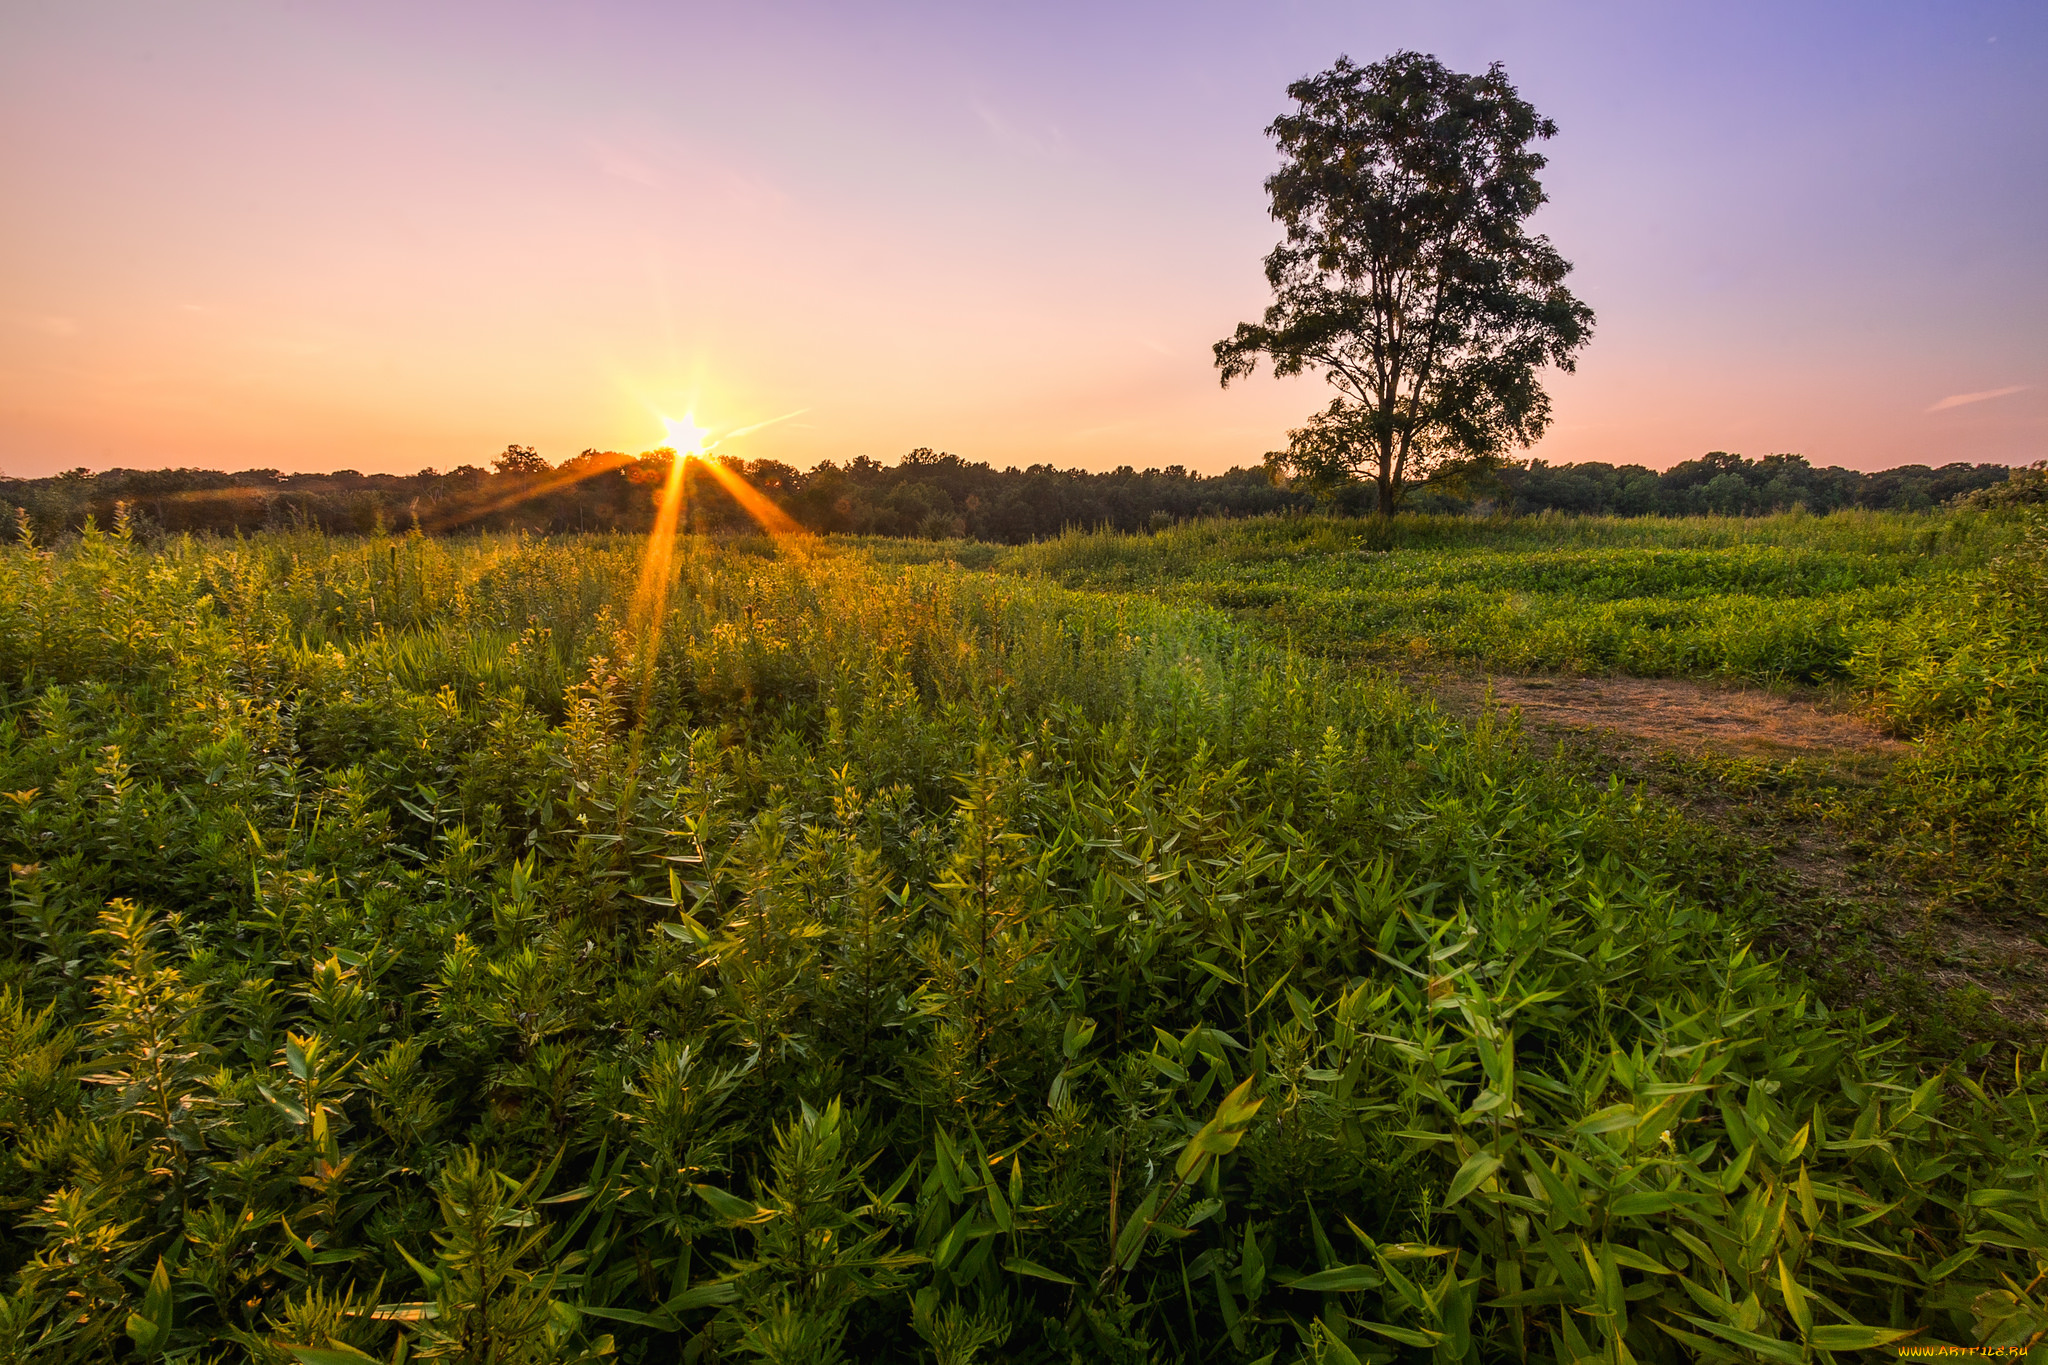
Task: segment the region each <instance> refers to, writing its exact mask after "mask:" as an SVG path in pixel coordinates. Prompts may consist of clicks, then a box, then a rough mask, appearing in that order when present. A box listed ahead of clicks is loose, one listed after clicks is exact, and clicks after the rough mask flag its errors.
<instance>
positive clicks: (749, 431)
mask: <svg viewBox="0 0 2048 1365" xmlns="http://www.w3.org/2000/svg"><path fill="white" fill-rule="evenodd" d="M809 411H810V409H809V408H798V409H797V410H796V411H795V412H785V413H783V414H782V416H780V417H770V418H769V419H768V420H767V421H765V422H756V423H754V424H753V425H752V426H745V427H736V428H734V429H733V430H731V431H728V432H726V433H725V435H724V436H722V437H720V438H719V439H720V440H725V441H729V440H731V439H732V438H733V437H735V436H751V435H753V434H754V433H755V432H757V431H759V430H761V429H762V428H763V427H772V426H774V425H775V424H776V423H777V422H787V421H788V420H789V419H790V418H792V417H801V416H803V415H804V414H805V413H807V412H809Z"/></svg>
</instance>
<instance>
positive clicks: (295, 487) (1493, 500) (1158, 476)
mask: <svg viewBox="0 0 2048 1365" xmlns="http://www.w3.org/2000/svg"><path fill="white" fill-rule="evenodd" d="M671 458H672V456H671V455H670V453H669V452H668V451H665V450H660V451H653V452H650V453H648V454H644V455H638V456H629V455H622V454H618V453H616V452H607V451H597V450H586V451H584V452H583V453H582V454H581V455H578V456H575V457H574V458H572V459H569V460H566V461H564V462H563V463H562V464H560V465H555V466H551V465H549V464H548V463H547V461H545V460H544V459H542V458H541V457H540V456H538V455H537V454H535V453H534V452H533V451H532V450H531V449H529V448H527V447H523V446H511V447H509V448H507V450H506V451H505V453H504V454H503V455H501V456H499V457H498V458H497V459H496V460H495V461H494V462H493V466H492V468H490V469H484V468H481V467H478V466H475V465H463V466H462V467H460V468H458V469H453V470H449V471H448V472H446V473H442V472H439V471H436V470H432V469H425V470H421V471H420V472H419V473H417V474H359V473H357V472H355V471H354V470H337V471H335V472H334V473H331V474H281V473H279V472H278V471H277V470H274V469H250V470H244V471H242V472H240V473H237V474H223V473H216V472H212V471H208V470H199V469H164V470H136V469H110V470H107V471H105V472H102V473H98V474H94V473H91V472H89V471H87V470H83V469H75V470H71V471H69V472H67V473H64V474H58V475H55V476H53V477H51V478H45V479H0V497H4V498H5V500H6V503H7V505H9V506H13V507H17V508H20V509H22V510H23V511H24V512H25V513H26V515H27V517H28V520H29V522H30V524H31V526H32V527H33V528H34V531H35V533H36V534H37V535H38V536H40V537H43V538H46V539H47V538H52V537H56V536H60V535H63V534H66V533H68V532H75V531H77V530H79V529H81V528H82V527H83V526H84V524H85V520H86V518H87V517H88V516H90V517H92V518H94V519H95V521H96V522H97V524H99V525H101V526H109V525H112V524H113V522H114V520H115V518H116V515H117V509H125V515H126V516H127V517H128V519H129V521H130V523H131V524H132V525H133V527H134V528H135V530H136V531H137V533H138V534H142V535H152V534H177V533H180V532H188V531H189V532H213V533H215V534H221V535H227V534H232V533H234V532H237V531H242V532H248V531H255V530H258V529H261V528H266V527H290V526H305V527H318V528H320V529H322V530H326V531H331V532H349V531H355V532H369V531H373V530H376V529H378V528H380V527H382V528H385V529H389V530H405V529H409V528H411V527H413V526H415V525H417V526H418V527H419V528H420V529H422V530H424V531H427V532H429V533H442V532H454V531H465V530H511V529H520V528H524V529H529V530H534V531H555V532H563V531H581V530H589V531H598V530H645V529H646V528H647V527H648V526H649V525H650V524H651V522H652V519H653V508H654V501H655V495H656V493H657V491H658V490H659V489H660V487H661V486H662V484H663V483H664V482H665V480H666V479H667V477H668V473H669V462H670V460H671ZM718 462H719V463H720V464H722V465H723V466H724V467H725V469H726V470H727V471H729V472H730V473H732V474H737V475H738V476H739V477H740V478H742V479H744V480H746V482H747V483H748V484H749V485H751V486H752V487H754V488H755V489H757V490H759V491H760V492H761V493H762V494H764V495H765V496H766V497H768V498H769V499H770V500H771V501H773V502H775V503H776V504H777V505H779V506H780V507H781V508H782V509H783V511H784V512H786V513H787V514H788V515H789V516H790V517H791V518H793V519H794V520H795V521H797V522H798V523H799V524H801V525H803V526H805V527H807V528H809V529H811V530H814V531H843V532H853V533H861V534H870V535H883V536H914V537H924V538H928V539H944V538H949V537H956V536H972V537H975V538H977V539H981V540H992V541H1004V542H1009V543H1019V542H1023V541H1029V540H1033V539H1037V538H1039V537H1042V536H1049V535H1055V534H1057V533H1058V532H1059V531H1061V530H1062V529H1064V528H1067V527H1070V526H1071V527H1098V526H1111V527H1115V528H1117V529H1119V530H1124V531H1134V530H1144V529H1151V528H1157V527H1159V526H1163V525H1167V524H1171V523H1172V522H1175V521H1180V520H1184V519H1186V518H1190V517H1208V516H1221V517H1246V516H1256V515H1259V514H1261V513H1266V512H1279V511H1290V510H1302V511H1306V510H1310V509H1313V508H1315V507H1317V506H1318V503H1317V500H1316V499H1315V498H1314V497H1312V496H1311V495H1310V494H1309V493H1307V492H1305V491H1301V490H1298V489H1290V488H1286V487H1282V486H1278V485H1276V484H1275V483H1274V482H1273V480H1272V479H1271V478H1270V477H1269V476H1268V474H1267V472H1266V470H1265V469H1263V468H1251V469H1233V470H1231V471H1229V472H1228V473H1226V474H1214V475H1200V474H1191V473H1189V472H1188V471H1187V470H1185V469H1183V468H1181V467H1180V466H1177V465H1173V466H1168V467H1167V468H1165V469H1145V470H1137V469H1132V468H1130V467H1128V466H1125V467H1123V468H1120V469H1114V470H1110V471H1108V472H1106V473H1092V472H1089V471H1087V470H1080V469H1055V468H1053V467H1052V466H1051V465H1044V464H1039V465H1032V466H1031V467H1030V468H1028V469H1018V468H1015V467H1011V468H1008V469H996V468H994V467H992V466H990V465H987V464H972V463H969V462H968V461H966V460H963V459H961V458H960V457H959V456H957V455H947V454H941V453H939V452H936V451H932V450H914V451H912V452H910V454H908V455H906V456H904V457H903V459H902V461H901V462H900V463H898V464H895V465H884V464H882V463H880V462H879V461H877V460H873V459H870V458H868V457H867V456H865V455H863V456H861V457H859V458H857V459H855V460H853V461H851V462H850V463H848V464H845V465H840V464H835V463H833V462H831V461H827V462H826V463H824V464H821V465H819V466H818V467H817V468H816V469H813V470H809V471H803V470H798V469H796V468H794V467H792V466H790V465H786V464H782V463H780V462H778V461H775V460H741V459H737V458H734V457H730V456H720V457H718ZM2010 473H2011V470H2010V469H2009V468H2008V467H2007V466H2005V465H1995V464H1976V465H1972V464H1946V465H1942V466H1940V467H1938V468H1934V467H1930V466H1927V465H1905V466H1902V467H1900V468H1898V469H1888V470H1884V471H1882V472H1879V473H1874V474H1865V473H1860V472H1858V471H1856V470H1853V469H1841V468H1835V467H1830V468H1822V469H1817V468H1815V467H1814V466H1812V465H1811V464H1809V463H1807V461H1806V460H1805V459H1804V458H1803V457H1801V456H1798V455H1769V456H1765V457H1764V458H1763V459H1760V460H1750V459H1745V458H1743V457H1742V456H1740V455H1730V454H1727V453H1725V452H1721V451H1716V452H1714V453H1712V454H1709V455H1704V456H1702V457H1700V458H1699V459H1697V460H1687V461H1685V462H1684V463H1682V464H1679V465H1675V466H1673V467H1672V468H1670V469H1667V470H1665V471H1664V472H1662V473H1658V472H1656V471H1654V470H1651V469H1647V468H1645V467H1643V466H1641V465H1620V466H1616V465H1607V464H1566V465H1552V464H1547V463H1545V462H1544V461H1542V460H1533V461H1530V462H1529V463H1528V464H1525V465H1514V466H1509V467H1507V468H1502V469H1498V470H1494V471H1491V472H1489V473H1488V474H1487V475H1486V476H1485V478H1484V480H1483V481H1478V482H1473V481H1469V480H1468V481H1467V482H1466V483H1465V484H1464V485H1463V486H1461V487H1459V488H1456V489H1453V488H1449V487H1434V486H1432V485H1430V484H1423V485H1421V486H1419V487H1418V488H1416V489H1414V490H1413V491H1411V492H1410V494H1409V496H1408V498H1407V500H1406V501H1405V502H1404V503H1403V508H1404V509H1405V510H1415V511H1432V512H1466V511H1469V512H1479V513H1485V512H1493V511H1499V512H1513V513H1522V514H1527V513H1534V512H1543V511H1558V512H1576V513H1612V514H1617V515H1623V516H1636V515H1656V516H1692V515H1698V514H1703V513H1710V514H1720V515H1729V516H1736V515H1754V514H1758V513H1765V512H1776V511H1785V510H1789V509H1791V508H1793V507H1799V506H1803V507H1805V508H1806V509H1807V510H1808V511H1810V512H1815V513H1827V512H1833V511H1837V510H1839V509H1842V508H1850V507H1862V508H1876V509H1891V510H1902V511H1912V510H1920V509H1925V508H1931V507H1935V506H1938V505H1940V504H1941V503H1944V502H1947V501H1949V500H1951V499H1954V498H1956V497H1959V496H1961V495H1963V494H1966V493H1970V492H1972V491H1974V490H1977V489H1982V488H1989V487H1991V486H1993V485H1996V484H2000V483H2003V482H2004V481H2005V480H2006V479H2007V477H2008V476H2009V475H2010ZM687 491H688V495H689V501H688V503H687V504H686V506H687V508H688V511H689V518H690V524H691V525H693V526H694V527H696V528H697V529H699V530H704V531H722V530H738V529H742V528H744V527H746V526H748V525H750V524H751V523H750V520H749V518H748V516H747V514H746V513H745V512H744V511H743V510H742V509H741V507H740V506H739V504H738V503H737V502H735V501H734V500H733V498H732V497H731V496H730V495H729V494H728V493H727V492H726V491H725V489H724V487H722V486H721V484H720V482H719V481H718V479H716V478H714V477H712V475H711V473H710V472H709V471H707V470H705V469H703V468H702V467H701V466H700V465H699V464H698V463H697V462H695V461H692V462H691V463H690V464H689V465H688V466H687ZM1370 498H1371V490H1370V488H1369V486H1364V485H1360V486H1354V487H1347V488H1344V489H1342V490H1340V491H1339V493H1338V495H1337V496H1336V497H1335V498H1333V499H1329V500H1327V501H1325V502H1324V503H1323V504H1322V506H1324V507H1325V508H1326V509H1327V510H1334V511H1341V512H1351V513H1354V514H1364V513H1366V512H1369V511H1370V510H1371V501H1370Z"/></svg>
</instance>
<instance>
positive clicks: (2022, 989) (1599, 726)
mask: <svg viewBox="0 0 2048 1365" xmlns="http://www.w3.org/2000/svg"><path fill="white" fill-rule="evenodd" d="M1410 682H1411V683H1414V684H1419V685H1421V686H1423V687H1426V688H1427V689H1428V690H1430V691H1432V692H1434V693H1435V695H1436V696H1437V697H1438V698H1439V699H1440V700H1441V701H1442V702H1443V704H1444V705H1446V706H1447V707H1449V708H1450V709H1451V710H1453V711H1457V712H1461V713H1463V714H1465V715H1474V714H1477V713H1478V712H1479V711H1480V710H1481V709H1483V708H1484V707H1485V706H1486V705H1487V702H1488V700H1489V697H1490V699H1491V702H1492V705H1493V706H1494V707H1495V708H1497V709H1503V710H1504V709H1507V708H1511V707H1512V708H1515V709H1518V710H1519V711H1520V714H1521V719H1522V724H1523V726H1524V727H1525V729H1526V730H1527V731H1529V732H1530V733H1531V734H1532V736H1535V735H1540V734H1543V733H1545V732H1548V733H1550V734H1552V735H1556V736H1559V737H1562V736H1564V735H1566V734H1576V735H1581V736H1585V737H1587V738H1588V739H1590V740H1591V741H1592V742H1593V744H1594V746H1595V749H1596V750H1597V751H1598V752H1600V753H1601V754H1603V755H1605V760H1604V761H1605V763H1607V764H1610V765H1612V767H1613V769H1614V770H1617V771H1620V772H1623V773H1626V774H1627V775H1628V776H1629V777H1631V778H1633V779H1636V780H1643V781H1646V782H1647V783H1648V785H1649V786H1651V787H1652V788H1653V789H1656V790H1658V791H1659V792H1660V793H1661V794H1662V795H1664V796H1666V797H1667V798H1669V799H1672V800H1674V801H1676V802H1677V803H1678V804H1679V805H1681V806H1683V807H1684V808H1686V809H1687V810H1688V811H1689V812H1690V813H1692V814H1693V815H1694V816H1696V817H1699V818H1702V819H1705V820H1707V821H1709V822H1711V823H1714V824H1717V825H1719V826H1721V827H1722V828H1724V829H1726V830H1729V831H1730V832H1739V833H1740V835H1741V836H1742V837H1744V838H1745V839H1753V840H1755V841H1756V842H1755V844H1754V845H1753V846H1755V847H1757V848H1758V849H1759V851H1760V852H1763V853H1764V854H1765V856H1767V857H1768V858H1769V859H1770V860H1771V861H1772V862H1774V863H1775V864H1776V865H1777V866H1778V867H1779V868H1780V869H1781V870H1782V871H1783V872H1784V873H1785V874H1786V875H1787V878H1788V881H1789V884H1790V886H1791V887H1793V888H1796V889H1797V890H1798V891H1799V892H1800V893H1803V894H1804V895H1805V896H1808V897H1815V896H1819V897H1842V898H1847V899H1848V900H1851V901H1857V902H1862V903H1864V904H1866V905H1868V906H1869V907H1870V909H1871V910H1872V912H1873V913H1872V916H1871V918H1870V919H1869V920H1868V921H1866V923H1865V926H1864V933H1865V934H1867V935H1868V941H1869V944H1870V948H1871V949H1872V950H1873V952H1874V954H1875V956H1874V957H1873V958H1869V959H1868V960H1867V965H1866V966H1864V967H1863V968H1862V969H1861V971H1860V972H1852V973H1851V974H1852V975H1858V974H1863V973H1875V974H1877V975H1891V974H1896V973H1897V972H1900V971H1907V972H1911V973H1912V974H1913V975H1915V976H1916V977H1918V978H1919V979H1920V980H1921V981H1922V982H1924V984H1925V986H1926V987H1927V988H1928V989H1929V997H1928V998H1929V999H1930V1000H1933V1001H1939V1000H1942V999H1944V998H1953V997H1951V993H1952V992H1957V991H1963V990H1969V991H1973V992H1976V993H1977V994H1976V995H1975V997H1974V998H1975V999H1976V1000H1978V1001H1980V1002H1981V1003H1980V1004H1976V1005H1969V1006H1966V1007H1965V1008H1966V1009H1975V1010H1982V1011H1985V1012H1986V1013H1987V1014H1988V1015H1994V1016H1997V1017H1999V1018H2000V1019H2002V1020H2003V1023H2004V1031H2008V1032H2009V1036H2011V1037H2014V1038H2016V1039H2019V1040H2026V1039H2032V1040H2035V1041H2036V1042H2038V1040H2039V1039H2040V1038H2042V1037H2043V1036H2044V1035H2048V940H2044V936H2043V935H2042V934H2041V933H2040V932H2039V926H2038V924H2036V923H2034V922H2032V921H2028V922H2024V923H2018V924H2013V923H2004V922H2001V921H1999V920H1995V919H1991V918H1986V917H1984V916H1980V915H1976V914H1972V913H1967V912H1964V913H1951V914H1946V915H1943V916H1941V917H1939V918H1935V917H1930V916H1929V915H1928V914H1927V913H1926V907H1925V906H1924V905H1923V904H1922V903H1921V901H1920V898H1919V897H1917V896H1914V895H1913V894H1911V893H1910V892H1908V891H1906V889H1905V888H1903V887H1900V886H1897V885H1890V886H1883V885H1881V884H1880V883H1883V882H1886V881H1888V880H1889V879H1886V878H1883V877H1881V876H1880V877H1879V879H1878V882H1877V883H1874V882H1872V881H1871V880H1868V879H1867V878H1868V875H1869V871H1868V870H1866V871H1865V872H1864V873H1862V874H1859V873H1858V872H1857V871H1856V870H1854V869H1853V866H1852V865H1853V864H1854V862H1855V861H1856V860H1855V858H1854V857H1853V856H1852V855H1851V854H1850V852H1849V851H1848V849H1847V847H1846V845H1847V844H1848V843H1849V840H1848V839H1847V838H1846V837H1845V835H1846V831H1844V830H1843V829H1841V828H1840V827H1838V826H1832V825H1829V824H1827V823H1816V822H1813V821H1811V820H1808V819H1800V818H1788V816H1789V814H1790V813H1789V812H1784V811H1778V812H1775V813H1774V812H1773V811H1772V809H1771V807H1772V803H1771V802H1769V801H1765V802H1763V803H1761V804H1759V803H1758V802H1757V800H1756V797H1755V796H1754V795H1749V796H1740V795H1736V794H1735V793H1733V792H1729V791H1726V790H1720V789H1718V784H1717V783H1712V782H1709V783H1706V784H1702V783H1700V782H1699V781H1697V780H1694V781H1684V780H1679V781H1675V782H1674V781H1673V777H1674V774H1673V773H1672V772H1671V771H1669V770H1668V769H1663V768H1661V766H1660V765H1658V764H1656V763H1654V762H1652V763H1648V764H1645V763H1643V762H1641V761H1640V759H1641V757H1644V756H1648V755H1654V754H1656V753H1666V754H1684V755H1690V756H1698V757H1710V758H1715V759H1721V760H1727V759H1752V760H1758V761H1762V762H1765V763H1771V764H1785V763H1790V762H1792V761H1794V760H1798V761H1800V762H1801V763H1802V764H1803V765H1805V766H1806V767H1807V768H1808V771H1809V772H1812V773H1814V775H1815V776H1818V777H1821V779H1822V780H1823V781H1826V782H1833V783H1838V784H1841V785H1842V786H1844V787H1853V786H1860V785H1867V784H1870V783H1874V782H1876V781H1877V780H1879V779H1880V778H1882V776H1883V775H1884V773H1885V772H1886V771H1887V770H1888V769H1889V768H1891V766H1892V765H1893V764H1894V763H1895V762H1897V761H1898V760H1900V759H1901V758H1903V757H1905V755H1906V754H1907V753H1908V752H1909V751H1910V749H1911V747H1912V746H1911V745H1910V744H1907V743H1905V742H1903V741H1901V740H1897V739H1893V738H1891V737H1890V736H1887V735H1886V734H1884V733H1883V732H1882V731H1881V730H1879V729H1878V728H1877V726H1875V725H1874V724H1872V723H1871V722H1870V721H1869V720H1867V719H1865V718H1864V717H1862V716H1858V715H1853V714H1849V713H1845V712H1842V711H1837V710H1831V709H1828V708H1827V707H1825V706H1823V705H1820V704H1817V703H1816V702H1814V701H1810V700H1806V699H1804V698H1800V697H1797V696H1791V697H1788V696H1785V695H1782V694H1780V693H1776V692H1771V691H1768V690H1766V689H1764V688H1760V687H1742V686H1734V685H1730V686H1717V685H1715V684H1713V683H1702V682H1695V681H1691V680H1688V679H1683V678H1618V677H1609V678H1602V677H1570V676H1535V677H1531V676H1500V677H1490V676H1486V675H1483V674H1453V675H1448V676H1446V675H1437V676H1434V677H1428V678H1424V677H1418V676H1411V677H1410ZM1617 741H1619V742H1618V743H1617ZM1631 751H1632V752H1633V753H1634V754H1635V755H1637V756H1638V758H1637V759H1636V760H1635V761H1631V759H1630V756H1629V755H1630V753H1631ZM1759 816H1761V817H1762V818H1761V819H1757V818H1756V817H1759ZM1823 937H1824V938H1825V939H1826V942H1809V943H1807V944H1804V945H1799V944H1795V943H1792V942H1787V943H1786V944H1785V946H1787V947H1793V948H1800V947H1802V946H1803V948H1804V951H1805V952H1807V953H1817V954H1819V955H1822V956H1827V957H1835V956H1836V954H1837V950H1838V949H1839V948H1840V946H1841V944H1840V941H1839V939H1838V938H1837V937H1836V936H1835V935H1832V934H1829V935H1824V936H1823ZM1879 984H1880V983H1879V982H1877V981H1876V980H1875V979H1873V980H1871V981H1870V982H1869V985H1870V986H1872V987H1876V986H1878V985H1879ZM1986 1022H1987V1020H1985V1019H1984V1018H1982V1017H1980V1018H1979V1020H1978V1024H1977V1026H1978V1028H1982V1027H1983V1026H1984V1024H1985V1023H1986Z"/></svg>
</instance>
